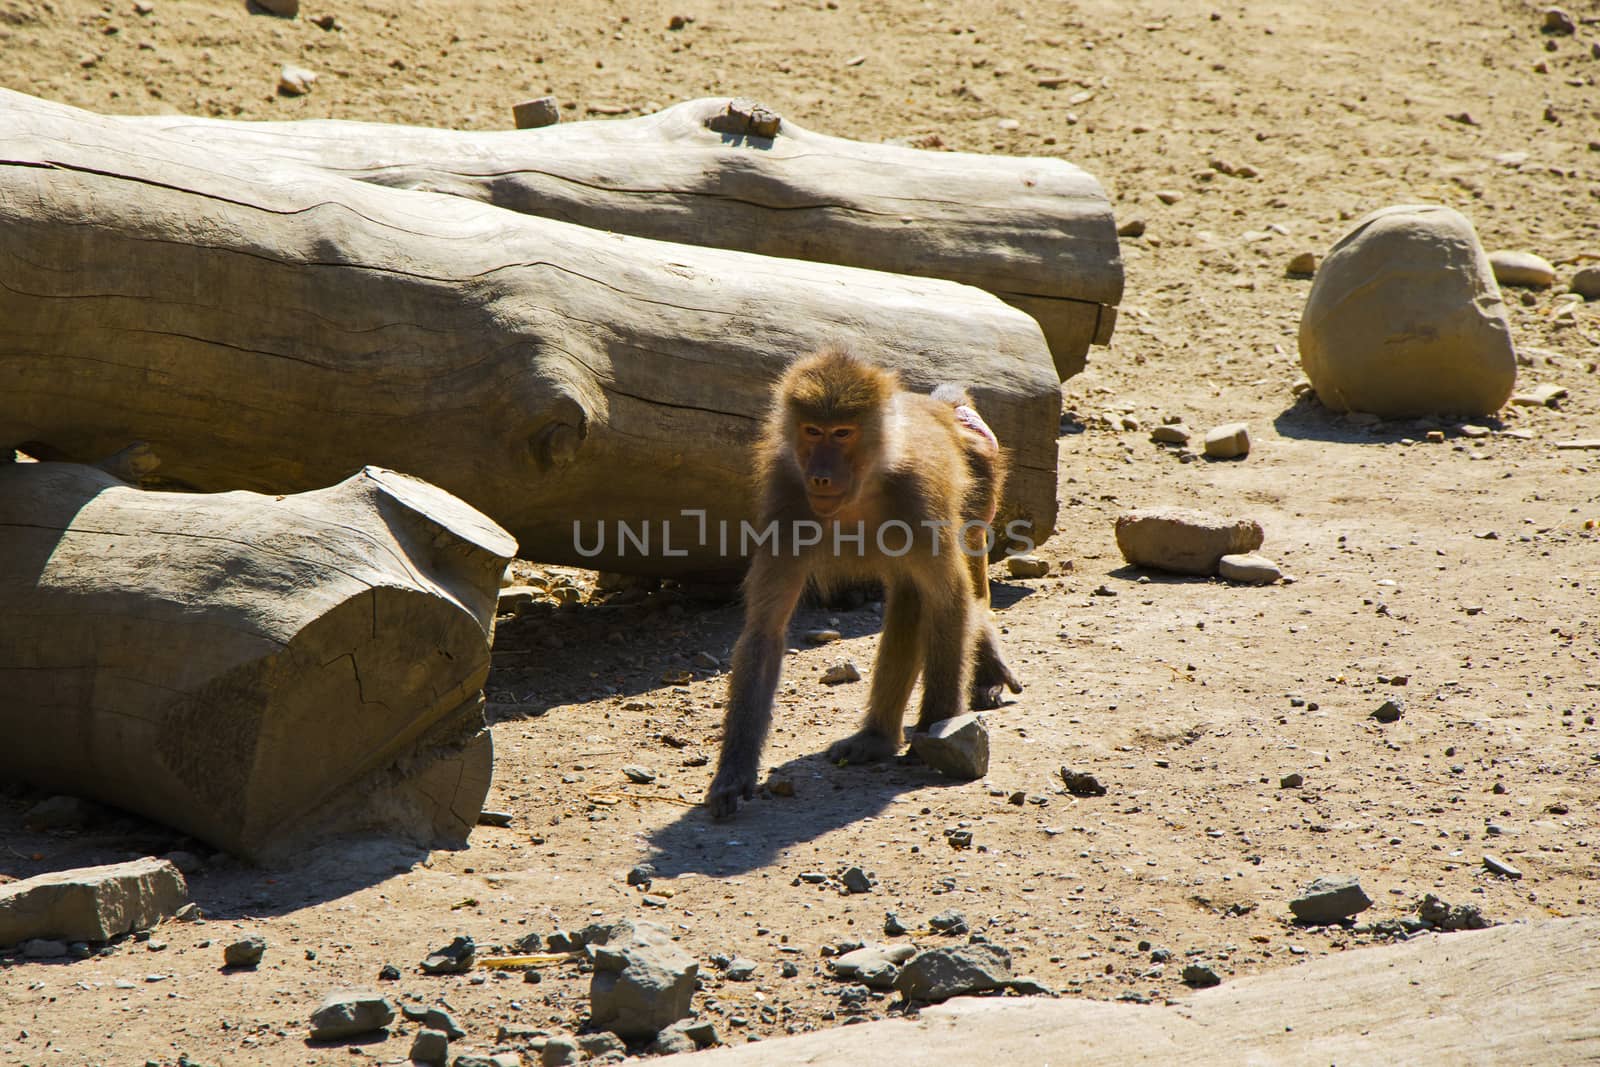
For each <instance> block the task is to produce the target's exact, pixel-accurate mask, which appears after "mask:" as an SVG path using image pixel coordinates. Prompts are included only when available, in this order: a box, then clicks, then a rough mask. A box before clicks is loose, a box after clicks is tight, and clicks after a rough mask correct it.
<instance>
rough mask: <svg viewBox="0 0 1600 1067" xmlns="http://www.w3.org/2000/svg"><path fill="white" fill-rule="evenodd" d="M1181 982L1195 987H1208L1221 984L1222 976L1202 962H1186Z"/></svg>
mask: <svg viewBox="0 0 1600 1067" xmlns="http://www.w3.org/2000/svg"><path fill="white" fill-rule="evenodd" d="M1183 982H1184V984H1185V985H1188V986H1193V987H1194V988H1195V989H1210V988H1211V987H1212V986H1218V985H1221V984H1222V976H1221V975H1219V974H1217V972H1216V971H1214V970H1212V969H1211V968H1210V967H1209V966H1208V965H1206V964H1204V963H1188V964H1185V965H1184V968H1183Z"/></svg>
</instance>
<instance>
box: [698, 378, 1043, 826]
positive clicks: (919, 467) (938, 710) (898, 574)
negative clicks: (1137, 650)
mask: <svg viewBox="0 0 1600 1067" xmlns="http://www.w3.org/2000/svg"><path fill="white" fill-rule="evenodd" d="M757 476H758V478H759V486H760V493H761V495H760V516H761V518H760V522H759V523H758V525H757V532H758V533H760V532H763V531H773V534H772V536H771V537H770V539H768V540H767V541H766V542H765V543H760V544H757V546H756V547H755V549H754V551H753V553H752V559H751V564H750V571H749V574H748V575H747V576H746V578H745V581H744V600H745V623H744V632H743V633H742V634H740V636H739V641H738V644H737V645H736V646H735V647H734V650H733V672H732V678H731V681H730V684H729V689H728V712H727V718H726V721H725V723H724V726H723V735H722V756H721V759H720V760H719V761H718V764H717V775H716V777H715V778H714V779H713V780H712V783H711V790H710V792H709V793H708V795H707V798H706V802H707V804H708V806H709V807H710V808H711V813H712V814H713V815H715V816H718V817H722V816H727V815H731V814H733V812H734V811H735V810H736V809H737V807H738V805H739V800H740V799H741V798H744V799H748V798H749V797H751V796H752V795H753V794H754V792H755V787H756V774H757V771H758V770H759V764H760V760H761V750H762V747H763V746H764V745H765V743H766V738H767V729H768V727H769V726H770V725H771V723H772V701H773V696H774V694H775V693H776V692H777V688H778V674H779V671H780V669H781V667H782V664H783V657H784V649H785V645H786V641H785V632H786V630H787V628H788V625H789V617H790V616H791V615H793V614H794V609H795V604H796V602H797V601H798V600H799V599H800V594H801V593H802V592H803V591H804V590H805V587H806V583H807V581H808V580H812V581H815V582H816V583H817V584H818V585H819V586H822V587H823V588H829V587H831V586H834V585H837V584H840V583H847V582H858V581H865V580H871V579H878V580H881V581H882V582H883V586H884V592H885V598H884V599H885V603H884V611H883V636H882V638H881V640H880V644H879V648H878V659H877V663H876V664H875V665H874V667H873V672H872V690H871V693H870V695H869V697H868V710H867V716H866V721H865V723H863V725H862V728H861V729H860V730H859V731H858V732H857V733H855V734H853V735H851V736H849V737H847V738H844V739H843V740H841V741H838V742H836V743H835V744H834V745H833V746H832V747H830V748H829V749H828V759H829V760H830V761H832V762H839V761H847V762H850V763H864V762H870V761H873V760H881V759H884V758H885V757H888V756H891V755H893V754H894V753H895V752H897V751H899V749H900V745H901V741H902V736H901V721H902V719H903V717H904V715H905V708H906V702H907V701H908V700H909V699H910V696H911V687H912V685H913V684H914V683H915V682H916V680H917V675H918V674H921V675H922V706H921V711H920V713H919V715H918V717H917V728H918V729H926V728H927V727H928V726H930V725H931V724H933V723H935V722H938V721H939V720H941V719H948V718H950V717H951V716H954V715H958V714H960V713H961V711H962V710H963V708H964V707H966V706H967V705H968V704H969V703H970V704H971V705H972V706H973V707H980V708H990V707H997V706H998V705H999V702H1000V694H1001V692H1002V690H1004V689H1009V690H1010V691H1011V692H1013V693H1020V692H1021V691H1022V686H1021V685H1020V684H1019V683H1018V681H1017V679H1016V677H1015V676H1014V675H1013V674H1012V673H1011V671H1010V669H1008V668H1007V667H1006V664H1005V661H1004V660H1003V659H1002V658H1001V656H1000V643H999V635H998V634H997V633H996V632H995V628H994V623H993V621H992V620H991V619H990V617H989V576H988V553H987V547H988V546H989V544H991V543H992V541H991V540H990V538H991V537H992V536H993V535H992V534H991V533H990V530H989V523H991V522H992V521H993V519H994V514H995V509H996V507H997V506H998V504H999V500H1000V488H1001V485H1002V484H1003V483H1004V480H1005V454H1004V453H1003V452H1002V451H1001V449H1000V443H999V441H997V440H996V439H995V436H994V434H993V432H991V431H990V429H989V427H988V426H987V425H985V424H984V421H983V420H982V419H981V418H980V417H979V416H978V413H977V411H976V410H975V409H974V408H973V406H972V401H971V398H970V397H968V396H967V394H966V392H965V391H964V390H962V389H960V388H958V387H954V386H941V387H940V388H939V389H937V390H935V392H934V394H933V395H932V396H923V395H921V394H919V393H910V392H906V391H905V390H903V389H902V388H901V387H900V382H899V379H898V378H896V376H895V375H894V374H893V373H892V372H890V371H886V370H883V369H881V368H878V367H875V366H872V365H871V364H869V363H866V362H864V361H862V360H860V359H858V358H856V357H855V356H853V355H851V354H850V353H849V352H847V351H845V350H844V349H843V348H839V347H831V348H826V349H823V350H822V351H820V352H817V353H815V354H814V355H810V356H807V357H805V358H803V359H801V360H799V361H797V362H796V363H794V364H793V365H792V366H791V367H790V368H789V370H788V372H787V373H786V374H785V375H784V376H783V380H782V381H781V382H780V383H779V384H778V387H777V390H776V391H775V394H774V400H773V405H772V409H771V412H770V414H769V415H768V419H767V424H766V427H765V429H764V431H763V433H762V439H761V443H760V446H759V450H758V453H757Z"/></svg>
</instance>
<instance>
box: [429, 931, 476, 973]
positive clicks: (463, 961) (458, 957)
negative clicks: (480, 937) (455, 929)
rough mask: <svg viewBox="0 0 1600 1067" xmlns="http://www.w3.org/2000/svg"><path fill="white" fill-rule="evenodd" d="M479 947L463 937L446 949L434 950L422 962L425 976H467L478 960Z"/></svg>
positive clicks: (470, 939)
mask: <svg viewBox="0 0 1600 1067" xmlns="http://www.w3.org/2000/svg"><path fill="white" fill-rule="evenodd" d="M477 954H478V946H477V945H476V944H474V943H473V940H472V938H470V937H467V936H466V935H462V936H461V937H458V938H456V939H455V940H453V941H451V942H450V943H449V944H448V945H446V946H445V947H444V948H440V949H434V950H433V951H432V952H430V953H429V954H428V958H427V959H425V960H423V961H422V973H423V974H466V973H467V972H468V971H470V970H472V964H473V962H474V961H475V960H476V959H477Z"/></svg>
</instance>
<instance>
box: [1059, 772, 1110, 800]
mask: <svg viewBox="0 0 1600 1067" xmlns="http://www.w3.org/2000/svg"><path fill="white" fill-rule="evenodd" d="M1060 773H1061V782H1062V784H1063V785H1065V786H1066V788H1067V792H1069V793H1071V794H1072V795H1073V796H1075V797H1103V796H1105V795H1106V787H1105V786H1103V785H1101V784H1100V779H1098V778H1096V777H1095V776H1094V775H1092V774H1090V773H1089V772H1088V771H1075V770H1073V769H1072V768H1071V767H1062V768H1061V771H1060Z"/></svg>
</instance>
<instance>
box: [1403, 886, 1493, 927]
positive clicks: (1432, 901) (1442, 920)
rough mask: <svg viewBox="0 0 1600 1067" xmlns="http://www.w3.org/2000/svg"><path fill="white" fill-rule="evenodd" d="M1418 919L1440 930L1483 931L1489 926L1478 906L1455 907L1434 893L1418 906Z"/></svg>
mask: <svg viewBox="0 0 1600 1067" xmlns="http://www.w3.org/2000/svg"><path fill="white" fill-rule="evenodd" d="M1417 918H1419V919H1421V920H1422V921H1423V922H1425V923H1427V924H1428V925H1430V926H1434V927H1437V928H1438V929H1440V930H1482V929H1485V928H1486V927H1487V926H1488V925H1489V921H1488V920H1487V919H1485V918H1484V917H1483V912H1482V911H1480V910H1479V909H1478V906H1477V905H1476V904H1457V905H1455V906H1454V907H1452V906H1451V905H1449V904H1447V903H1445V902H1444V901H1443V900H1440V899H1439V898H1438V897H1436V896H1434V895H1433V894H1432V893H1429V894H1427V895H1426V896H1424V897H1423V898H1422V902H1421V903H1420V904H1418V905H1417Z"/></svg>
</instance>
